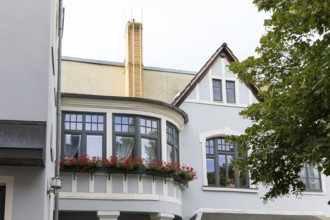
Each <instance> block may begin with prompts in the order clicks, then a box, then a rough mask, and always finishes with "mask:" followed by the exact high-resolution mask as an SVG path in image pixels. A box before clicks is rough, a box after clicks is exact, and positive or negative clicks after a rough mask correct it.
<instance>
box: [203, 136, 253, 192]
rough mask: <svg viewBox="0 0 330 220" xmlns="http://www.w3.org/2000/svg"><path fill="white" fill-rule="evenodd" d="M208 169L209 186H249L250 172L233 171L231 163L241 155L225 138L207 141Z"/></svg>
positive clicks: (241, 156)
mask: <svg viewBox="0 0 330 220" xmlns="http://www.w3.org/2000/svg"><path fill="white" fill-rule="evenodd" d="M205 148H206V149H205V152H206V169H207V181H208V185H209V186H221V187H242V188H243V187H245V188H247V187H248V186H249V184H248V183H249V179H248V172H247V171H244V172H241V173H238V172H237V171H235V170H234V169H233V166H232V164H231V161H232V159H233V158H235V157H240V158H243V157H245V155H239V154H238V152H237V148H236V146H235V145H234V144H233V143H232V142H226V141H225V138H224V137H219V138H211V139H207V140H206V144H205Z"/></svg>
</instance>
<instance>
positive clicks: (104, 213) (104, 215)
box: [97, 211, 120, 218]
mask: <svg viewBox="0 0 330 220" xmlns="http://www.w3.org/2000/svg"><path fill="white" fill-rule="evenodd" d="M119 215H120V212H119V211H97V217H98V218H118V217H119Z"/></svg>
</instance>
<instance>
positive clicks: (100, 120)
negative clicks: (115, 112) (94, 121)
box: [98, 115, 104, 123]
mask: <svg viewBox="0 0 330 220" xmlns="http://www.w3.org/2000/svg"><path fill="white" fill-rule="evenodd" d="M98 122H99V123H103V122H104V116H103V115H99V116H98Z"/></svg>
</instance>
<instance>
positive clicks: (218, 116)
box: [180, 103, 330, 218]
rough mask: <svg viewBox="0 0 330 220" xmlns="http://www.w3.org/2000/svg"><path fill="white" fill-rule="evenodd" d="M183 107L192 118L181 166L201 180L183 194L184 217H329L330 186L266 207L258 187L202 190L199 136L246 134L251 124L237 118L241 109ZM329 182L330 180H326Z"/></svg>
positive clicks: (183, 140)
mask: <svg viewBox="0 0 330 220" xmlns="http://www.w3.org/2000/svg"><path fill="white" fill-rule="evenodd" d="M181 108H182V109H183V110H184V111H185V112H186V113H187V114H188V115H189V119H190V120H189V123H188V124H187V125H186V127H185V129H184V130H183V131H182V132H181V134H180V147H181V148H180V149H181V163H184V164H186V165H188V166H192V167H193V168H195V169H196V170H197V174H198V179H197V180H195V181H193V182H191V183H190V184H189V188H188V189H187V190H186V191H184V192H183V193H182V198H183V218H186V217H189V216H190V215H191V214H192V213H193V212H194V211H196V210H197V209H200V208H205V209H229V210H249V211H254V210H259V211H260V210H261V211H266V210H268V211H288V212H314V213H317V212H319V213H327V214H330V210H329V206H328V204H327V201H328V200H329V196H328V194H327V193H326V192H327V189H329V188H330V184H329V183H327V184H326V185H324V186H323V187H324V192H325V193H324V194H314V195H304V196H303V197H302V198H299V199H298V198H295V197H290V198H286V197H285V198H282V199H277V200H275V201H274V202H270V203H269V204H267V205H264V204H263V203H262V200H261V199H260V198H261V197H262V196H263V195H264V193H265V192H266V189H265V188H263V187H262V186H259V190H257V193H242V192H219V191H203V189H202V187H203V175H204V174H203V157H202V145H201V143H200V142H199V135H200V134H201V133H203V132H206V131H212V130H219V129H224V127H229V128H230V129H232V130H235V131H239V132H243V131H244V129H245V127H246V126H248V124H249V121H247V120H243V119H242V118H241V117H239V116H238V113H239V111H240V110H241V109H240V108H236V107H225V106H216V105H205V104H198V103H183V104H182V106H181ZM327 182H329V181H327Z"/></svg>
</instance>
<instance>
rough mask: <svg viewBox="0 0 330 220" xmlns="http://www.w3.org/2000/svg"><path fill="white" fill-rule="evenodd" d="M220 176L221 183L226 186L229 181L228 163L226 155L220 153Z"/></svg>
mask: <svg viewBox="0 0 330 220" xmlns="http://www.w3.org/2000/svg"><path fill="white" fill-rule="evenodd" d="M218 160H219V164H218V165H219V178H220V185H221V186H225V185H226V183H227V165H226V156H225V155H219V156H218Z"/></svg>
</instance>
